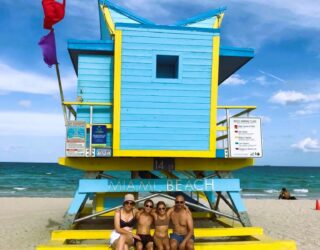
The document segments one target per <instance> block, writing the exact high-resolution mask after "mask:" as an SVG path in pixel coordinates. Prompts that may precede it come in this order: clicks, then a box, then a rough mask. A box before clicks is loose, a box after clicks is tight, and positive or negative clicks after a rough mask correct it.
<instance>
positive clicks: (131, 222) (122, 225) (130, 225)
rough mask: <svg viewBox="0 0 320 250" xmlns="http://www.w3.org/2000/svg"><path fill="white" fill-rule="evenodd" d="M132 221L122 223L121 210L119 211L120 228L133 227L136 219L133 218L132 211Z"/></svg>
mask: <svg viewBox="0 0 320 250" xmlns="http://www.w3.org/2000/svg"><path fill="white" fill-rule="evenodd" d="M132 216H133V217H132V219H131V220H129V221H124V220H121V210H120V228H123V227H134V225H135V224H136V218H135V217H134V214H133V211H132Z"/></svg>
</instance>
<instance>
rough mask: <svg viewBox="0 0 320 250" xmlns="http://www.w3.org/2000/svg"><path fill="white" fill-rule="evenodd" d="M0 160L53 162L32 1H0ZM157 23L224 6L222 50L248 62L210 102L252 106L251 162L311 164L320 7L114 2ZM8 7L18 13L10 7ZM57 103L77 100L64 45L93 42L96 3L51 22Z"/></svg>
mask: <svg viewBox="0 0 320 250" xmlns="http://www.w3.org/2000/svg"><path fill="white" fill-rule="evenodd" d="M0 1H1V9H0V36H1V37H0V48H1V49H0V162H1V161H8V162H10V161H15V162H17V161H18V162H57V159H58V157H62V156H64V140H65V127H64V122H63V113H62V109H61V105H60V97H59V89H58V83H57V78H56V73H55V69H54V68H49V67H47V65H46V64H44V62H43V60H42V54H41V51H40V48H39V46H38V45H37V44H38V41H39V40H40V38H41V37H42V36H44V35H46V34H47V33H48V31H46V30H44V29H43V10H42V5H41V1H40V0H39V1H35V0H33V1H25V0H16V1H12V0H0ZM114 2H115V3H117V4H119V5H120V6H123V7H125V8H127V9H129V10H131V11H133V12H134V13H136V14H138V15H140V16H142V17H145V18H147V19H150V20H152V21H154V22H155V23H157V24H174V23H176V22H177V21H179V20H183V19H186V18H189V17H192V16H195V15H198V14H200V13H202V12H206V11H208V10H210V9H215V8H218V7H222V6H225V7H227V10H226V12H225V16H224V20H223V23H222V27H221V44H222V45H223V46H234V47H244V48H253V49H254V51H255V57H254V59H252V60H251V61H250V62H249V63H247V64H246V65H245V66H244V67H242V68H241V69H240V70H239V71H238V72H237V73H236V74H234V75H233V76H232V77H230V78H229V79H228V80H226V81H225V82H224V83H223V84H222V85H221V86H220V87H219V100H218V104H219V105H255V106H257V110H256V111H255V112H254V113H252V115H253V116H259V117H262V120H263V125H262V132H263V154H264V156H263V157H262V158H261V159H257V160H256V164H257V165H276V166H320V126H319V124H320V70H319V69H320V25H319V23H320V5H319V3H318V1H313V0H305V1H297V0H293V1H292V0H281V1H278V0H269V1H258V0H242V1H236V0H229V1H224V0H216V1H215V0H194V1H188V0H177V1H173V0H170V1H169V0H121V1H114ZM17 6H19V7H18V8H17ZM55 34H56V42H57V54H58V60H59V63H60V71H61V76H62V84H63V89H64V95H65V99H66V100H68V101H73V100H75V98H76V93H75V92H76V84H77V79H76V74H75V72H74V69H73V66H72V64H71V60H70V57H69V54H68V51H67V40H68V39H84V40H97V39H100V31H99V21H98V5H97V1H96V0H86V1H84V0H67V7H66V16H65V18H64V19H63V20H62V21H61V22H60V23H58V24H57V25H55Z"/></svg>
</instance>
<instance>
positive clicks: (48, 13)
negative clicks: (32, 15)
mask: <svg viewBox="0 0 320 250" xmlns="http://www.w3.org/2000/svg"><path fill="white" fill-rule="evenodd" d="M65 6H66V0H63V3H59V2H56V1H55V0H42V7H43V11H44V22H43V27H44V28H45V29H48V30H50V29H52V25H54V24H56V23H57V22H59V21H61V20H62V19H63V18H64V13H65Z"/></svg>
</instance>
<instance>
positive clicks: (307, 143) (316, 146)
mask: <svg viewBox="0 0 320 250" xmlns="http://www.w3.org/2000/svg"><path fill="white" fill-rule="evenodd" d="M291 147H293V148H297V149H299V150H302V151H303V152H320V141H319V140H317V139H312V138H310V137H307V138H305V139H303V140H301V141H299V142H298V143H296V144H292V145H291Z"/></svg>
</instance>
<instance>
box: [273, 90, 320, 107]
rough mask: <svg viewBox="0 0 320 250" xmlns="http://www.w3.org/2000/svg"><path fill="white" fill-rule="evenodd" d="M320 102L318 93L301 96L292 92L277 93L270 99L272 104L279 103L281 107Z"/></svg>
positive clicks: (301, 94)
mask: <svg viewBox="0 0 320 250" xmlns="http://www.w3.org/2000/svg"><path fill="white" fill-rule="evenodd" d="M319 100H320V93H317V94H303V93H301V92H297V91H294V90H289V91H282V90H280V91H278V92H277V93H275V94H274V95H273V96H272V97H271V98H270V101H271V102H273V103H279V104H282V105H287V104H292V103H302V102H315V101H319Z"/></svg>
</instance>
